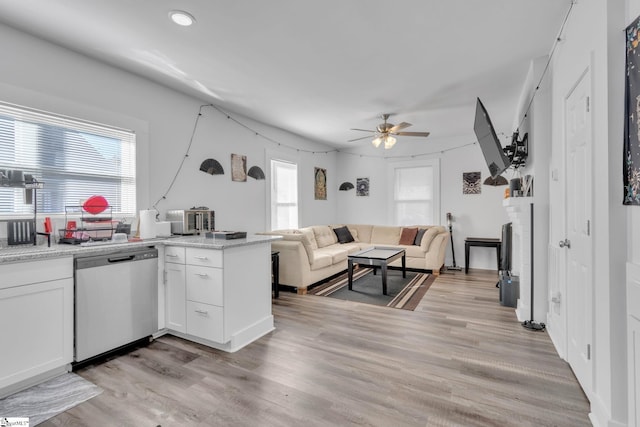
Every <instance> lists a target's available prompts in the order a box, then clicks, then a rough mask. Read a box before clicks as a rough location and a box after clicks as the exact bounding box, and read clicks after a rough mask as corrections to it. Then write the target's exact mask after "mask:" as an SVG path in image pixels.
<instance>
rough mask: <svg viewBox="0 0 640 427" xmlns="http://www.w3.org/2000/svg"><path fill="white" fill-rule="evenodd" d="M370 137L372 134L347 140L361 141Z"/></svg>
mask: <svg viewBox="0 0 640 427" xmlns="http://www.w3.org/2000/svg"><path fill="white" fill-rule="evenodd" d="M368 138H371V136H363V137H362V138H356V139H350V140H349V141H347V142H354V141H360V140H361V139H368Z"/></svg>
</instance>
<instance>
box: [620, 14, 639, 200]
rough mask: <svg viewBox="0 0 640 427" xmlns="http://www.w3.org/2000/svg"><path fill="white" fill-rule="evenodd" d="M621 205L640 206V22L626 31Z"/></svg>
mask: <svg viewBox="0 0 640 427" xmlns="http://www.w3.org/2000/svg"><path fill="white" fill-rule="evenodd" d="M626 33H627V38H626V43H627V45H626V52H627V67H626V70H625V103H624V110H625V111H624V117H625V127H624V148H623V153H622V156H623V158H622V180H623V185H624V187H623V189H622V194H623V195H622V204H623V205H631V206H640V47H639V45H640V18H637V19H636V20H634V21H633V22H632V23H631V25H629V26H628V27H627V30H626Z"/></svg>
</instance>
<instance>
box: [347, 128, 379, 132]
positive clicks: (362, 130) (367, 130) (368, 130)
mask: <svg viewBox="0 0 640 427" xmlns="http://www.w3.org/2000/svg"><path fill="white" fill-rule="evenodd" d="M351 130H359V131H360V132H371V133H375V132H376V131H375V130H370V129H354V128H351Z"/></svg>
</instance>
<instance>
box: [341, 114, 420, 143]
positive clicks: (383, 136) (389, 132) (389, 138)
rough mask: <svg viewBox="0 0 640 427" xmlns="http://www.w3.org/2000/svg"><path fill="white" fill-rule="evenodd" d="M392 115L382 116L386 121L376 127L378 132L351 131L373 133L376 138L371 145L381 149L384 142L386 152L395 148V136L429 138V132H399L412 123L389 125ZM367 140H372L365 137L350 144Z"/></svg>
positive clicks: (365, 130) (351, 140) (352, 140)
mask: <svg viewBox="0 0 640 427" xmlns="http://www.w3.org/2000/svg"><path fill="white" fill-rule="evenodd" d="M389 116H390V114H383V115H382V120H384V123H380V124H379V125H378V126H376V130H368V129H353V128H352V129H351V130H357V131H360V132H371V133H374V134H375V135H376V136H375V138H374V139H373V141H371V143H372V144H373V146H374V147H376V148H377V147H379V146H380V144H382V143H383V142H384V148H385V149H386V150H388V149H389V148H391V147H393V146H394V144H395V143H396V138H394V137H393V135H399V136H424V137H426V136H429V132H399V131H400V130H402V129H405V128H408V127H409V126H411V123H407V122H402V123H398V124H397V125H394V124H393V123H388V122H387V120H388V119H389ZM365 138H370V137H369V136H363V137H362V138H356V139H350V140H349V142H354V141H359V140H361V139H365Z"/></svg>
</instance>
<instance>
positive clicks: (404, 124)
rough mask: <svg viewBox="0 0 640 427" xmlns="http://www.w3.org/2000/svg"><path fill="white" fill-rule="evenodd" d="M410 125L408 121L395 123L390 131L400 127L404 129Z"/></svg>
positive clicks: (397, 129) (395, 130)
mask: <svg viewBox="0 0 640 427" xmlns="http://www.w3.org/2000/svg"><path fill="white" fill-rule="evenodd" d="M409 126H411V123H407V122H402V123H398V124H397V125H394V126H393V127H392V128H391V129H389V132H392V133H394V132H397V131H399V130H400V129H404V128H408V127H409Z"/></svg>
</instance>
